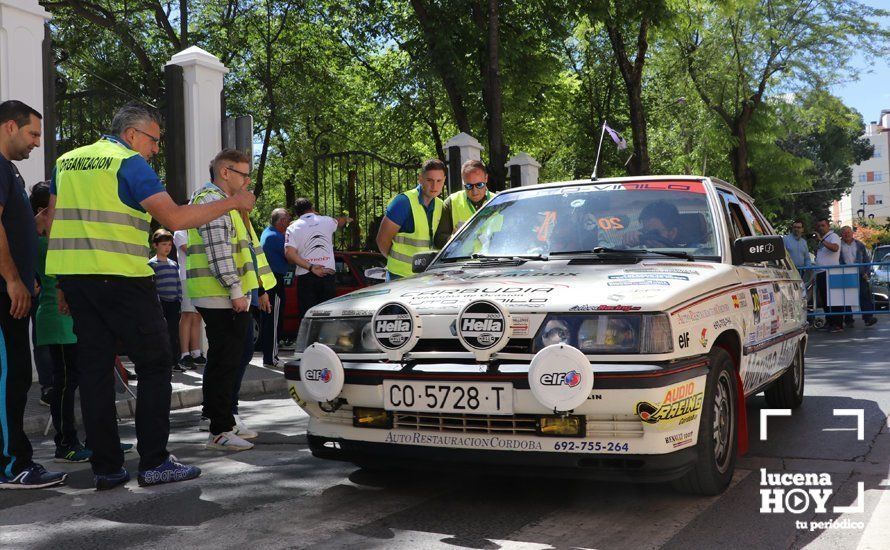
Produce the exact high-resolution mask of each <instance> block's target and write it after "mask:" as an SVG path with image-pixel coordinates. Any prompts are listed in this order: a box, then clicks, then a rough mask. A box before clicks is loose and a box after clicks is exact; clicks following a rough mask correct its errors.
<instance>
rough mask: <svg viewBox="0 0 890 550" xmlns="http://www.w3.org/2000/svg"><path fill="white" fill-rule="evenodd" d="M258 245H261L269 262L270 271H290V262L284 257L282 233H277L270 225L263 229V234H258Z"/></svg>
mask: <svg viewBox="0 0 890 550" xmlns="http://www.w3.org/2000/svg"><path fill="white" fill-rule="evenodd" d="M260 245H262V247H263V252H264V253H265V254H266V260H267V261H268V262H269V267H270V268H272V273H277V274H278V275H284V274H285V273H287V272H288V271H290V264H288V263H287V259H286V258H285V257H284V234H283V233H279V232H278V230H277V229H275V228H274V227H272V226H271V225H270V226H269V227H267V228H265V229H263V234H262V235H261V236H260Z"/></svg>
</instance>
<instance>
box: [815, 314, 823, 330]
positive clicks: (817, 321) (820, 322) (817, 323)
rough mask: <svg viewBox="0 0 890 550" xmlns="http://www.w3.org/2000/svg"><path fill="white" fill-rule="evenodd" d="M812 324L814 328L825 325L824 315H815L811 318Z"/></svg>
mask: <svg viewBox="0 0 890 550" xmlns="http://www.w3.org/2000/svg"><path fill="white" fill-rule="evenodd" d="M813 326H814V327H816V328H823V327H825V317H816V318H814V319H813Z"/></svg>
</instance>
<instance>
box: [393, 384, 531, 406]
mask: <svg viewBox="0 0 890 550" xmlns="http://www.w3.org/2000/svg"><path fill="white" fill-rule="evenodd" d="M383 396H384V397H383V401H384V408H385V409H386V410H388V411H413V412H442V413H461V414H513V384H510V383H492V382H413V381H410V382H409V381H405V382H403V381H398V380H384V381H383Z"/></svg>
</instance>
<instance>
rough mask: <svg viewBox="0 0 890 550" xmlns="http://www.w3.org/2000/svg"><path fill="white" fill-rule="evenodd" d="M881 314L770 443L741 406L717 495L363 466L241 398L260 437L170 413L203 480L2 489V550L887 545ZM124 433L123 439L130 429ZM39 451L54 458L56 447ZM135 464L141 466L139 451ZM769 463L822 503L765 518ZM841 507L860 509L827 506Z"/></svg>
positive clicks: (178, 439) (275, 402) (290, 411)
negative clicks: (743, 427) (249, 441)
mask: <svg viewBox="0 0 890 550" xmlns="http://www.w3.org/2000/svg"><path fill="white" fill-rule="evenodd" d="M880 321H881V322H880V323H879V324H878V325H877V326H876V327H872V328H869V329H864V328H861V327H858V328H856V329H854V330H852V331H848V332H846V333H844V334H822V333H820V334H817V335H813V337H812V340H811V347H810V349H809V351H808V353H807V386H806V399H805V402H804V405H803V406H802V407H801V408H800V409H799V410H798V411H795V412H794V414H793V415H792V416H791V417H772V418H770V419H769V421H768V430H767V435H768V439H767V440H766V441H761V440H760V439H759V432H760V427H761V422H760V410H761V409H762V408H765V407H766V404H765V402H764V401H763V398H762V397H757V398H754V399H753V400H751V401H749V403H748V407H749V410H748V424H749V430H750V433H751V448H750V452H749V453H748V455H747V456H745V457H744V458H742V459H741V460H740V462H739V466H738V469H737V473H736V476H735V479H734V481H733V484H732V486H731V487H730V488H729V489H728V490H727V491H726V492H725V493H724V494H723V495H721V496H719V497H713V498H700V497H693V496H688V495H682V494H678V493H676V492H674V491H673V490H672V489H671V488H670V487H669V486H666V485H632V484H619V483H602V482H591V481H577V480H552V479H535V478H504V477H497V476H491V475H479V474H474V473H473V472H466V473H462V474H439V473H433V474H430V473H406V472H400V473H377V472H368V471H363V470H359V469H357V468H355V467H354V466H351V465H349V464H343V463H337V462H327V461H321V460H318V459H315V458H313V457H312V456H311V455H310V453H309V451H308V450H307V448H306V444H305V427H306V423H307V419H306V417H305V415H304V414H303V413H302V411H300V409H299V408H298V407H297V406H296V405H295V404H294V403H293V402H291V401H290V400H287V399H266V400H262V401H253V402H246V403H244V404H243V407H242V413H243V416H244V417H245V418H246V419H248V420H249V424H250V425H251V427H255V428H258V429H259V431H260V432H261V436H260V438H259V439H257V440H256V442H257V446H256V448H255V449H253V450H251V451H246V452H242V453H235V454H222V453H219V452H212V451H207V450H205V449H203V445H202V443H203V442H204V440H205V439H206V435H205V434H202V433H200V432H197V431H196V429H195V427H194V426H195V423H196V421H197V418H198V411H197V409H187V410H183V411H178V412H176V413H174V414H173V434H172V436H171V447H170V448H171V450H172V451H173V453H174V454H175V455H176V456H178V457H179V458H180V459H182V460H184V461H187V462H191V463H195V464H198V465H200V466H201V467H202V468H203V470H204V473H203V475H202V476H201V478H199V479H198V480H195V481H190V482H185V483H176V484H172V485H168V486H163V487H154V488H145V489H143V488H140V487H138V486H137V485H136V483H135V481H132V482H130V483H129V484H128V485H127V486H126V487H125V488H122V489H115V490H113V491H109V492H104V493H96V492H94V491H93V490H92V476H91V474H90V471H89V467H88V466H87V465H70V466H69V465H58V467H59V468H60V469H65V470H67V471H70V472H71V475H70V476H69V482H68V484H67V485H66V486H64V487H60V488H54V489H49V490H42V491H2V492H0V548H4V549H12V548H35V549H37V548H47V549H49V548H66V549H67V548H112V547H127V548H129V549H134V548H152V549H155V548H189V547H196V548H204V547H211V546H212V547H215V548H248V547H253V548H264V549H265V548H321V549H333V548H362V549H366V548H386V549H393V548H406V549H407V548H410V549H414V548H452V549H453V548H473V549H489V548H491V549H495V548H559V549H562V548H566V549H569V548H634V549H636V548H656V547H666V548H678V549H680V548H682V549H684V550H687V549H690V548H716V547H723V548H741V547H744V548H791V547H794V548H797V547H804V546H807V547H814V548H851V549H852V548H857V547H858V548H887V547H888V546H890V543H888V542H887V541H888V540H890V496H885V493H887V491H886V489H887V488H888V486H890V481H888V466H890V431H888V427H887V422H888V420H887V411H888V410H890V391H888V389H890V360H888V356H890V346H888V342H890V317H882V318H881V319H880ZM860 324H861V322H860ZM835 409H853V410H862V411H863V433H862V436H863V437H862V439H861V440H860V439H859V438H858V436H859V433H858V432H857V419H856V417H855V416H835V415H834V410H835ZM122 433H123V434H124V435H125V438H127V437H128V438H130V440H132V438H133V437H134V430H133V427H132V425H131V424H124V425H123V426H122ZM35 444H36V447H37V456H38V458H39V459H40V460H43V461H44V463H46V465H47V466H50V459H51V456H52V454H51V453H52V444H51V441H49V440H46V441H36V442H35ZM128 456H132V455H128ZM52 466H57V465H54V464H53V465H52ZM127 466H128V468H130V470H131V472H135V470H136V459H135V458H130V459H129V460H128V463H127ZM761 469H763V471H765V472H766V473H768V474H781V473H817V474H826V475H825V476H822V477H821V479H820V481H822V482H825V483H827V484H826V485H816V486H814V485H803V486H788V487H782V488H780V489H784V490H788V491H791V490H793V489H802V490H804V491H806V490H812V491H830V492H825V493H824V496H825V497H826V498H827V501H826V502H825V512H819V511H817V510H816V509H815V504H814V501H813V500H810V497H809V496H806V495H810V494H811V493H806V494H805V493H803V492H799V493H797V498H795V497H790V498H789V500H788V501H787V502H789V503H790V506H791V507H792V508H795V511H796V512H798V513H795V512H791V511H785V512H784V513H769V514H765V513H761V511H760V508H761V504H762V502H761V501H762V495H761V490H771V489H775V488H776V487H771V486H762V484H761V478H762V475H763V474H762V472H761ZM860 483H861V484H862V493H861V496H860V494H859V484H860ZM802 495H805V496H806V500H804V497H802ZM819 495H823V493H819ZM843 506H847V507H853V508H854V509H852V510H850V511H846V512H845V511H843V510H837V509H835V507H843ZM857 506H861V508H862V509H861V511H860V510H858V509H855V508H856V507H857ZM811 522H812V523H811ZM831 522H833V523H831Z"/></svg>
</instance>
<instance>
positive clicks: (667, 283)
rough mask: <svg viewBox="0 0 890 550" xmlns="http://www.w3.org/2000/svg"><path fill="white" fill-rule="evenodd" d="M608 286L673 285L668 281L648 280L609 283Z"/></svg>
mask: <svg viewBox="0 0 890 550" xmlns="http://www.w3.org/2000/svg"><path fill="white" fill-rule="evenodd" d="M606 284H607V285H609V286H670V284H671V283H669V282H668V281H655V280H647V281H609V282H608V283H606Z"/></svg>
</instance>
